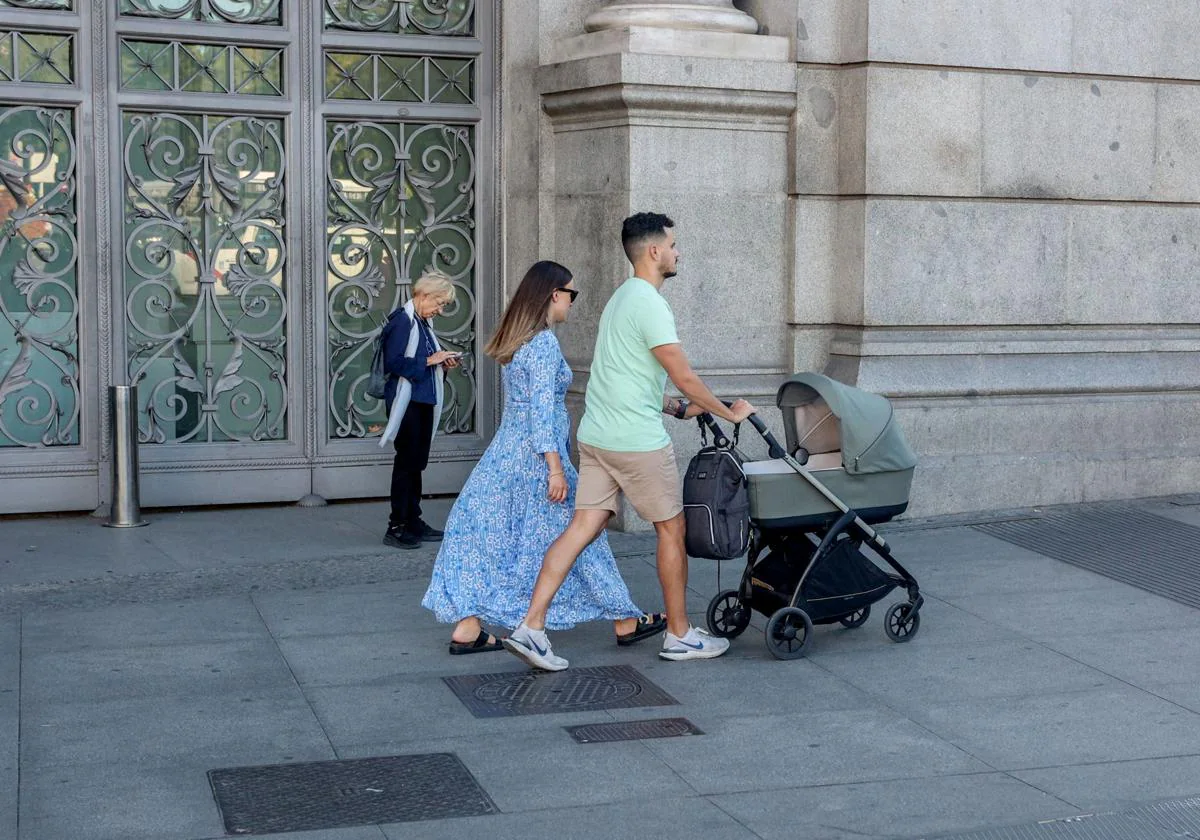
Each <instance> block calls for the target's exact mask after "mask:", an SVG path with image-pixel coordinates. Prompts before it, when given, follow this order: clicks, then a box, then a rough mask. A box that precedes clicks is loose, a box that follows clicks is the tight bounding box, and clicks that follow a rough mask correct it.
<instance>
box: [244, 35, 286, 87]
mask: <svg viewBox="0 0 1200 840" xmlns="http://www.w3.org/2000/svg"><path fill="white" fill-rule="evenodd" d="M233 92H234V93H249V94H255V95H258V96H283V52H282V51H281V50H272V49H266V48H262V47H234V48H233Z"/></svg>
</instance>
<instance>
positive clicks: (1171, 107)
mask: <svg viewBox="0 0 1200 840" xmlns="http://www.w3.org/2000/svg"><path fill="white" fill-rule="evenodd" d="M1157 93H1158V113H1157V117H1158V124H1157V138H1158V147H1157V149H1156V150H1155V151H1156V155H1155V160H1154V195H1155V196H1156V197H1157V198H1158V199H1160V200H1162V201H1191V202H1200V87H1197V86H1196V85H1178V84H1160V85H1158V91H1157Z"/></svg>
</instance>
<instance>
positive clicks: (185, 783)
mask: <svg viewBox="0 0 1200 840" xmlns="http://www.w3.org/2000/svg"><path fill="white" fill-rule="evenodd" d="M106 769H107V772H104V773H97V772H96V771H95V767H94V766H93V765H76V766H69V767H59V768H55V769H54V770H53V771H47V772H39V773H29V774H26V773H23V774H22V776H21V807H20V819H21V828H20V834H19V835H18V840H59V838H62V840H67V838H71V840H74V838H81V840H82V838H87V840H195V839H196V838H202V837H203V838H207V837H221V836H224V833H225V831H224V826H223V825H222V824H221V819H220V816H219V812H218V811H217V805H216V802H215V801H214V800H213V797H212V789H211V788H210V787H209V785H208V779H207V777H206V775H205V774H206V773H207V772H208V769H209V768H207V767H202V766H199V765H180V764H167V765H158V766H153V767H141V766H137V765H130V766H124V767H113V766H111V765H106Z"/></svg>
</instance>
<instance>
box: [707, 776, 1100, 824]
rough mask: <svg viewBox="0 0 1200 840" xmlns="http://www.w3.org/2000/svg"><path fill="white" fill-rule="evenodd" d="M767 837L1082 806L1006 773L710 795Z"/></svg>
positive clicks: (1038, 814)
mask: <svg viewBox="0 0 1200 840" xmlns="http://www.w3.org/2000/svg"><path fill="white" fill-rule="evenodd" d="M710 798H711V800H712V801H713V802H714V803H715V804H716V805H718V806H719V807H720V808H721V809H722V810H723V811H725V812H726V813H728V814H729V815H730V816H732V817H734V818H736V819H737V821H738V822H740V823H741V824H742V825H744V826H746V827H747V828H749V829H750V830H752V831H753V832H754V833H755V834H756V835H758V836H759V837H762V838H764V840H773V839H774V838H778V840H785V838H787V840H791V838H798V837H803V838H804V840H861V838H863V837H879V838H884V837H919V836H926V835H937V834H944V833H948V832H951V831H962V830H967V829H971V828H976V827H978V826H980V825H1006V824H1019V823H1022V822H1032V821H1035V820H1041V819H1052V818H1055V817H1069V816H1073V815H1075V814H1078V813H1079V809H1078V808H1077V807H1076V806H1074V805H1072V804H1071V803H1069V802H1065V801H1063V800H1061V799H1058V798H1056V797H1054V796H1052V795H1050V794H1047V793H1044V792H1043V791H1040V790H1038V789H1037V788H1035V787H1033V786H1031V785H1028V784H1024V783H1023V782H1021V781H1019V780H1017V779H1014V778H1012V777H1011V776H1007V775H1005V774H1003V773H979V774H972V775H966V776H942V777H934V778H924V779H899V780H895V781H888V782H868V783H865V784H850V785H822V786H820V787H807V788H792V789H786V790H772V791H756V792H752V793H733V794H724V795H719V796H713V797H710Z"/></svg>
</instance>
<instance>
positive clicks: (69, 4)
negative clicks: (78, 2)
mask: <svg viewBox="0 0 1200 840" xmlns="http://www.w3.org/2000/svg"><path fill="white" fill-rule="evenodd" d="M0 6H14V7H15V8H18V9H54V10H55V11H60V12H69V11H71V10H72V9H74V8H75V4H74V2H73V0H0Z"/></svg>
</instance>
